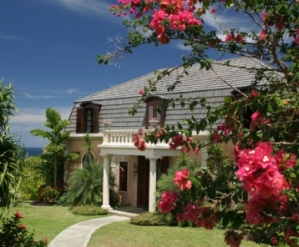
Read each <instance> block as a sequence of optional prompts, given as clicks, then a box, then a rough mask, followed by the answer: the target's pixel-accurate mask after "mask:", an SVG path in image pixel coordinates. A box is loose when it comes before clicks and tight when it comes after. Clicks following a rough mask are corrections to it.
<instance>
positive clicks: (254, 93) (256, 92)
mask: <svg viewBox="0 0 299 247" xmlns="http://www.w3.org/2000/svg"><path fill="white" fill-rule="evenodd" d="M258 96H259V92H258V91H256V90H253V91H252V92H251V97H252V98H257V97H258Z"/></svg>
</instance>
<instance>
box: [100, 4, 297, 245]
mask: <svg viewBox="0 0 299 247" xmlns="http://www.w3.org/2000/svg"><path fill="white" fill-rule="evenodd" d="M118 2H119V4H118V5H113V6H111V11H112V13H113V14H115V15H117V16H121V15H127V14H130V15H134V16H135V18H131V19H130V18H128V20H126V21H125V22H124V24H125V26H126V27H127V28H130V33H129V35H128V38H127V44H124V46H123V47H121V46H120V45H121V44H119V43H117V44H116V45H117V50H116V51H115V52H112V53H108V54H106V55H100V56H99V57H98V61H99V63H104V64H108V63H109V62H110V61H111V60H112V59H113V58H119V57H120V56H121V55H122V54H123V53H132V50H133V49H134V48H135V47H138V46H140V45H145V44H150V43H153V44H155V45H160V44H164V45H165V44H168V43H170V42H172V41H177V40H181V41H182V42H183V43H184V46H185V47H187V48H189V51H190V53H189V54H188V55H186V56H182V65H181V66H178V67H177V68H179V67H182V68H183V69H182V71H183V72H182V73H179V74H178V76H177V79H176V80H174V82H173V84H172V85H167V90H168V91H172V90H175V89H176V85H177V84H179V83H182V80H181V79H182V76H187V75H188V68H190V67H191V66H192V65H193V64H195V63H199V64H200V65H201V68H202V69H207V70H212V71H214V72H215V70H214V64H218V65H219V64H220V63H217V62H216V61H215V62H212V59H210V58H208V56H207V54H215V53H219V52H220V53H221V56H222V55H226V54H229V55H233V56H246V57H249V58H252V60H254V61H258V60H262V62H265V63H267V62H268V64H266V65H264V64H262V65H261V67H259V68H258V67H256V66H249V67H243V66H241V65H238V64H231V63H230V61H227V62H226V63H225V64H222V66H227V67H228V68H229V67H231V68H232V69H235V68H237V69H240V70H241V69H244V70H247V71H249V72H250V73H253V74H254V75H255V77H254V79H253V80H252V83H251V85H249V86H248V87H247V88H246V89H245V90H243V89H240V88H236V87H234V86H233V85H232V84H231V83H230V82H229V78H225V79H224V78H222V77H221V76H220V75H219V74H217V73H216V72H215V77H217V78H218V79H219V80H221V81H222V82H223V84H225V85H226V86H229V87H231V89H232V90H233V92H234V94H233V95H231V96H229V97H226V98H225V99H224V103H223V104H221V105H220V106H217V107H215V106H214V105H207V103H206V102H207V101H206V100H205V99H202V98H197V97H195V98H186V99H184V98H182V97H180V98H174V99H167V102H166V104H167V106H168V107H170V106H173V107H174V106H175V104H176V102H179V103H180V105H181V106H185V105H188V106H189V109H190V118H189V119H186V120H185V121H184V125H182V123H178V124H177V125H175V126H163V129H161V131H160V130H155V131H154V132H153V133H152V134H151V135H147V136H146V137H145V138H144V137H142V136H141V135H136V136H135V138H134V142H135V145H136V146H137V147H138V148H139V149H140V150H144V149H145V148H146V144H145V143H146V142H152V143H157V141H158V140H159V141H162V140H164V141H166V142H169V145H170V148H171V149H176V148H179V147H181V150H182V151H183V152H184V153H187V152H190V151H194V152H195V153H198V152H199V150H200V149H201V148H203V147H205V146H209V145H210V144H212V143H228V142H231V143H233V144H234V145H235V149H234V154H235V160H234V161H235V164H231V165H228V164H223V163H222V162H221V161H220V163H221V164H223V166H222V167H219V166H218V165H217V162H218V161H219V159H218V158H217V159H216V160H217V162H216V161H215V160H214V161H213V162H212V164H211V163H210V165H209V169H204V170H200V171H198V172H196V173H194V172H191V171H190V170H185V169H180V170H178V173H177V175H176V176H174V179H175V180H174V183H176V185H178V186H179V187H177V188H176V189H173V190H167V191H165V193H164V194H163V198H162V199H163V200H162V203H160V204H161V210H162V211H164V212H168V211H171V212H172V213H173V214H174V215H176V217H177V218H178V220H190V221H192V222H193V224H195V225H197V226H203V227H206V228H208V229H211V228H212V227H213V226H214V225H215V224H219V223H218V221H219V222H220V224H222V226H223V227H225V228H226V229H227V232H226V234H225V242H226V243H227V244H228V245H230V246H234V247H235V246H239V245H240V243H241V241H242V239H243V238H245V237H248V238H250V239H251V240H253V241H255V242H258V243H266V244H268V245H272V246H281V245H289V246H299V227H297V225H298V223H299V216H298V215H299V207H298V201H299V199H298V198H299V194H298V193H299V183H298V181H299V164H298V156H299V149H298V143H299V135H298V133H299V125H298V121H299V97H298V96H299V95H298V85H299V59H298V58H299V22H298V19H299V11H298V9H299V7H298V4H299V1H298V0H272V1H268V0H243V1H236V0H205V1H201V0H178V1H173V0H119V1H118ZM235 12H236V13H237V14H240V15H241V16H242V18H243V19H244V20H246V25H239V22H238V21H235V20H231V21H228V20H229V19H230V18H231V17H236V16H237V15H234V13H235ZM209 15H213V16H214V17H215V19H216V22H215V23H214V24H216V25H213V24H212V25H209V24H210V23H209V22H210V20H211V19H212V18H211V16H209ZM217 17H219V18H218V19H217ZM222 20H225V23H221V21H222ZM226 23H229V24H228V25H229V26H228V27H227V28H224V27H223V26H224V25H225V24H226ZM217 25H218V26H217ZM226 25H227V24H226ZM140 27H141V28H140ZM215 27H216V28H215ZM141 30H142V31H141ZM147 31H148V32H147ZM145 33H146V35H145ZM211 50H212V51H214V53H212V52H211ZM207 52H209V53H207ZM257 63H259V62H257ZM173 70H175V69H169V70H162V71H160V72H157V73H156V78H153V79H152V80H149V86H148V88H144V89H143V94H142V95H141V97H140V99H139V100H138V101H137V103H136V104H135V105H134V106H133V107H132V109H131V110H130V113H131V114H132V115H134V114H135V113H136V112H137V110H138V108H139V107H140V104H141V102H143V101H144V100H145V99H146V98H147V97H148V96H149V95H151V94H152V92H155V91H156V90H157V86H156V85H157V83H158V82H159V80H161V79H162V78H164V77H166V76H168V75H169V74H170V73H171V72H172V71H173ZM240 79H241V78H240ZM196 107H201V108H202V109H205V110H206V112H207V115H206V117H205V118H203V119H198V116H197V115H196V114H193V113H192V111H193V110H194V109H195V108H196ZM219 122H223V124H221V125H219ZM217 125H218V127H216V128H215V126H217ZM207 129H209V130H212V135H211V139H210V140H209V141H208V142H198V141H196V140H194V139H192V133H194V132H196V133H199V132H200V131H204V130H207ZM208 148H209V147H208ZM212 149H213V148H212ZM220 171H221V172H220ZM160 204H159V205H160Z"/></svg>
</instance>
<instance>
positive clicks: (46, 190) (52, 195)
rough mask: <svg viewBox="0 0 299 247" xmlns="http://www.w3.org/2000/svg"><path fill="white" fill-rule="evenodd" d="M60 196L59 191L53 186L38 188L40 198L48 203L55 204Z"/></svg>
mask: <svg viewBox="0 0 299 247" xmlns="http://www.w3.org/2000/svg"><path fill="white" fill-rule="evenodd" d="M58 196H59V191H58V190H57V189H55V188H52V187H51V186H45V185H43V186H41V187H40V188H39V189H38V199H39V201H41V202H44V203H46V204H54V202H55V200H56V199H57V198H58Z"/></svg>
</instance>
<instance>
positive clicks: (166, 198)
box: [158, 190, 178, 214]
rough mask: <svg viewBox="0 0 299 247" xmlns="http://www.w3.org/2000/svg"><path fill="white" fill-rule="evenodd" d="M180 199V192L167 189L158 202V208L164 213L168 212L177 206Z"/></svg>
mask: <svg viewBox="0 0 299 247" xmlns="http://www.w3.org/2000/svg"><path fill="white" fill-rule="evenodd" d="M177 199H178V193H177V192H176V191H169V190H166V191H164V192H163V194H162V198H161V201H160V202H159V204H158V208H159V209H160V211H161V212H162V213H164V214H168V213H170V212H171V210H173V209H174V208H175V202H176V200H177Z"/></svg>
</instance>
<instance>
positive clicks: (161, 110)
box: [146, 97, 166, 128]
mask: <svg viewBox="0 0 299 247" xmlns="http://www.w3.org/2000/svg"><path fill="white" fill-rule="evenodd" d="M165 112H166V107H165V106H164V105H163V100H162V99H161V98H159V97H154V98H149V99H148V100H147V102H146V128H149V122H148V121H149V120H151V119H153V118H155V119H156V120H158V121H159V122H158V125H160V126H161V127H163V126H164V122H165Z"/></svg>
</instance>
